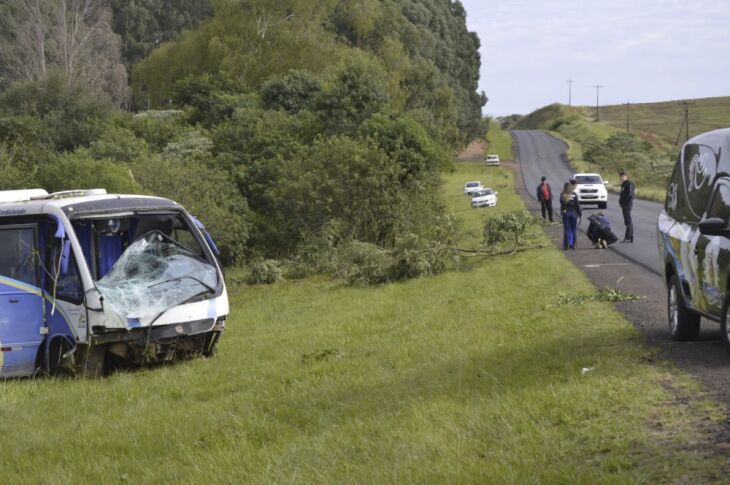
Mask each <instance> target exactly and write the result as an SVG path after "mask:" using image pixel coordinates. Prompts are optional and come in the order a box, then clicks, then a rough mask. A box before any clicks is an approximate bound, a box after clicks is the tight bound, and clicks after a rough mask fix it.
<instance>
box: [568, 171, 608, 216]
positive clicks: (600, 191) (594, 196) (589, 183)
mask: <svg viewBox="0 0 730 485" xmlns="http://www.w3.org/2000/svg"><path fill="white" fill-rule="evenodd" d="M573 179H574V180H575V181H576V187H575V193H576V194H577V195H578V201H579V202H580V203H581V204H596V205H598V208H599V209H605V208H606V205H607V204H608V191H607V190H606V184H605V182H604V181H603V179H602V178H601V176H600V175H599V174H597V173H575V174H573Z"/></svg>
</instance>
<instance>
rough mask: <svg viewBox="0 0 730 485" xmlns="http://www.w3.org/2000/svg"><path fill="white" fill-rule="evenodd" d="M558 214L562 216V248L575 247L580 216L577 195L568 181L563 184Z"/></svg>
mask: <svg viewBox="0 0 730 485" xmlns="http://www.w3.org/2000/svg"><path fill="white" fill-rule="evenodd" d="M560 214H561V215H562V217H563V249H564V250H566V251H567V250H568V248H570V249H573V250H574V249H575V247H576V244H577V243H578V218H579V217H580V216H581V210H580V202H578V195H577V194H576V193H575V192H574V191H573V188H572V187H571V185H570V182H566V183H565V185H564V186H563V192H562V193H561V194H560Z"/></svg>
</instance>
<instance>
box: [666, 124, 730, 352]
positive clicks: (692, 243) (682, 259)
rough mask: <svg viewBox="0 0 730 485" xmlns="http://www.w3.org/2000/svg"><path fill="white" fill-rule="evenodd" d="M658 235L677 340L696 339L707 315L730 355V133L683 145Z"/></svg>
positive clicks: (700, 137) (709, 135)
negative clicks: (714, 323)
mask: <svg viewBox="0 0 730 485" xmlns="http://www.w3.org/2000/svg"><path fill="white" fill-rule="evenodd" d="M657 234H658V238H657V239H658V244H659V253H660V255H661V258H662V267H663V268H664V278H665V282H666V284H667V317H668V320H669V328H670V331H671V334H672V338H674V339H675V340H695V339H696V338H697V336H698V335H699V332H700V317H706V318H707V319H708V320H712V321H715V322H719V323H720V326H721V329H722V332H721V334H722V339H723V341H724V343H725V347H726V349H728V351H729V352H730V327H729V325H728V306H729V305H730V284H729V283H730V281H729V278H730V129H722V130H715V131H711V132H708V133H703V134H701V135H698V136H695V137H694V138H691V139H690V140H689V141H688V142H687V143H686V144H685V145H684V146H683V147H682V151H681V153H680V155H679V158H678V160H677V163H676V165H675V167H674V172H673V174H672V178H671V180H670V182H669V187H668V189H667V196H666V200H665V203H664V210H663V211H662V212H661V214H660V215H659V220H658V223H657Z"/></svg>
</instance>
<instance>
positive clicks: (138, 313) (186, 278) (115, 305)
mask: <svg viewBox="0 0 730 485" xmlns="http://www.w3.org/2000/svg"><path fill="white" fill-rule="evenodd" d="M96 285H97V288H98V289H99V292H100V293H101V294H102V296H103V297H104V307H105V309H107V308H108V309H110V310H111V311H112V312H113V313H114V314H115V315H116V316H117V317H119V318H120V319H121V322H118V323H122V324H125V325H126V323H127V320H128V319H139V318H150V317H158V316H159V315H161V314H162V313H164V312H165V311H167V310H169V309H170V308H173V307H175V306H177V305H180V304H183V303H185V302H188V301H190V300H192V299H194V298H195V297H197V296H200V295H205V294H207V293H215V288H216V286H217V285H218V273H217V270H216V268H215V266H213V265H211V264H209V263H207V262H206V261H204V260H203V259H202V258H200V257H199V256H197V255H195V254H193V253H192V252H191V251H189V250H188V249H187V248H185V247H184V246H182V245H180V244H179V243H177V242H175V241H174V240H172V239H170V238H169V237H167V236H166V235H165V234H163V233H162V232H160V231H151V232H148V233H147V234H145V235H144V236H142V237H141V238H139V239H137V240H136V241H135V242H134V243H132V244H130V245H129V247H127V249H126V250H125V251H124V252H123V253H122V254H121V256H120V257H119V259H118V260H117V261H116V263H114V266H112V268H111V270H110V271H109V272H108V273H107V274H106V275H105V276H104V277H103V278H101V279H100V280H98V281H97V283H96Z"/></svg>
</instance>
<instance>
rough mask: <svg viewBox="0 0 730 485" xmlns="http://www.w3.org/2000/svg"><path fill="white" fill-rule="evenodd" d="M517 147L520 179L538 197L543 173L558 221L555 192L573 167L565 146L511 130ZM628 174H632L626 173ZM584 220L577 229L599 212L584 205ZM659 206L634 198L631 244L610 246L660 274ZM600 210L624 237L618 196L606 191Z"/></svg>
mask: <svg viewBox="0 0 730 485" xmlns="http://www.w3.org/2000/svg"><path fill="white" fill-rule="evenodd" d="M512 134H513V136H514V138H515V142H516V145H517V150H518V158H519V161H520V169H521V171H522V179H523V180H524V183H525V189H526V191H527V193H528V194H530V196H531V197H533V198H537V190H536V189H537V186H538V184H539V183H540V177H541V176H543V175H545V176H547V178H548V183H550V186H551V187H552V189H553V211H554V217H555V220H556V221H557V220H559V209H560V203H559V201H558V200H557V194H558V193H560V191H561V190H562V188H563V184H564V183H565V182H567V181H568V180H570V178H571V176H572V174H573V173H574V170H573V169H572V168H570V167H569V166H568V164H567V156H566V151H567V146H566V145H565V143H563V142H562V141H560V140H558V139H557V138H554V137H552V136H550V135H548V134H547V133H544V132H542V131H533V130H529V131H528V130H515V131H513V132H512ZM601 176H602V177H603V179H604V180H609V181H610V182H611V183H612V184H618V183H619V178H618V174H613V173H602V174H601ZM629 176H631V174H629ZM583 209H584V210H583V220H582V221H581V225H580V229H581V230H582V231H584V232H585V230H586V229H587V228H588V215H589V214H590V213H591V212H598V209H597V208H596V206H594V205H590V206H585V207H583ZM661 211H662V205H661V204H658V203H656V202H649V201H646V200H639V199H637V200H635V201H634V208H633V210H632V212H631V215H632V217H633V220H634V243H633V244H622V243H620V242H617V243H616V244H613V245H612V246H611V249H613V250H614V251H616V252H618V253H619V254H621V255H622V256H624V257H626V258H628V259H630V260H632V261H634V262H636V263H639V264H641V265H642V266H644V267H646V268H647V269H649V270H651V271H652V272H654V273H656V274H661V266H660V261H659V255H658V254H659V253H658V250H657V239H656V223H657V219H658V217H659V213H660V212H661ZM602 212H603V213H604V214H605V215H606V216H607V217H608V219H609V221H610V222H611V227H612V228H613V231H614V232H615V233H616V236H618V238H619V239H623V236H624V231H625V226H624V219H623V215H622V214H621V208H620V207H619V205H618V195H617V194H613V193H611V192H609V193H608V208H607V209H603V210H602ZM578 244H579V245H580V244H584V245H585V244H588V245H589V244H590V241H589V240H588V238H586V237H581V238H580V239H579V242H578Z"/></svg>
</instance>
